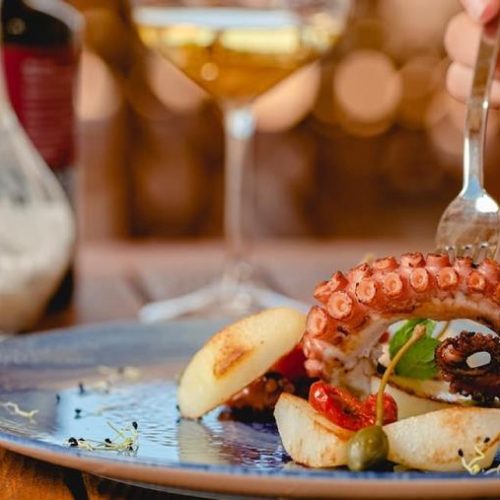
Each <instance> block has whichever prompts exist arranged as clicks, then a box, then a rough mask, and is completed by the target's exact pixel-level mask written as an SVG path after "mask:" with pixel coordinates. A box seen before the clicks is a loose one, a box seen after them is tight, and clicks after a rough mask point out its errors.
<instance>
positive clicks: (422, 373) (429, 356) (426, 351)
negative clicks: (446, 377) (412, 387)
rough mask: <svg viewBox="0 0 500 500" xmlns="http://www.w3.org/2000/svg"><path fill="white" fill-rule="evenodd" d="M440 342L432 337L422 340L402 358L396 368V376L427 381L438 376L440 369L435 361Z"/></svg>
mask: <svg viewBox="0 0 500 500" xmlns="http://www.w3.org/2000/svg"><path fill="white" fill-rule="evenodd" d="M438 345H439V340H437V339H433V338H431V337H424V338H422V339H420V340H419V341H418V342H417V343H416V344H415V345H413V346H412V347H411V349H410V350H409V351H408V352H407V353H406V354H405V355H404V356H403V357H402V358H401V360H400V361H399V363H398V364H397V366H396V370H395V371H396V374H397V375H401V376H402V377H410V378H416V379H420V380H426V379H430V378H433V377H435V376H436V375H437V374H438V368H437V366H436V362H435V360H434V353H435V351H436V347H437V346H438Z"/></svg>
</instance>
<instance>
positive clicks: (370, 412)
mask: <svg viewBox="0 0 500 500" xmlns="http://www.w3.org/2000/svg"><path fill="white" fill-rule="evenodd" d="M376 407H377V395H376V394H370V395H369V396H368V397H367V398H366V400H365V401H364V403H363V409H364V411H365V413H366V414H367V417H368V419H369V421H370V425H374V424H375V414H376ZM397 419H398V404H397V403H396V401H394V398H393V397H392V396H391V395H390V394H387V393H386V392H385V393H384V425H386V424H390V423H392V422H395V421H396V420H397Z"/></svg>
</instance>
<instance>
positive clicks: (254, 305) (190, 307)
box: [139, 265, 310, 323]
mask: <svg viewBox="0 0 500 500" xmlns="http://www.w3.org/2000/svg"><path fill="white" fill-rule="evenodd" d="M250 271H254V270H253V269H251V268H250V267H248V266H247V267H245V266H242V265H238V266H237V267H234V266H233V267H231V268H229V269H227V270H226V272H225V273H224V274H223V276H222V277H221V278H220V279H219V280H217V281H215V282H214V283H211V284H209V285H207V286H205V287H203V288H200V289H199V290H196V291H194V292H191V293H188V294H186V295H182V296H180V297H175V298H172V299H167V300H163V301H160V302H153V303H151V304H146V305H145V306H144V307H143V308H142V309H141V311H140V312H139V319H140V321H142V322H143V323H157V322H161V321H166V320H170V319H177V318H182V317H193V318H234V319H238V318H241V317H243V316H247V315H249V314H252V313H255V312H258V311H261V310H262V309H268V308H271V307H291V308H294V309H297V310H299V311H301V312H304V313H307V311H308V310H309V307H310V306H309V305H307V304H305V303H304V302H300V301H298V300H295V299H292V298H290V297H287V296H286V295H284V294H282V293H280V292H277V291H275V290H273V289H272V288H271V287H269V286H267V285H266V284H264V280H262V279H259V280H257V279H255V278H252V277H251V276H250V274H254V273H253V272H251V273H250Z"/></svg>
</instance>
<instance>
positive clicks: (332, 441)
mask: <svg viewBox="0 0 500 500" xmlns="http://www.w3.org/2000/svg"><path fill="white" fill-rule="evenodd" d="M274 417H275V419H276V424H277V425H278V431H279V434H280V437H281V442H282V443H283V448H285V451H286V452H287V453H288V454H289V455H290V456H291V457H292V459H293V461H294V462H296V463H299V464H302V465H306V466H308V467H337V466H339V465H345V464H346V463H347V442H348V441H349V439H350V438H351V436H352V435H353V432H352V431H349V430H347V429H343V428H342V427H338V426H337V425H335V424H333V423H332V422H330V421H329V420H328V419H327V418H325V417H323V415H321V414H319V413H318V412H317V411H316V410H314V408H313V407H312V406H311V405H310V404H309V403H308V402H307V401H305V400H304V399H301V398H298V397H297V396H292V395H291V394H287V393H283V394H282V395H281V396H280V398H279V400H278V402H277V403H276V407H275V409H274Z"/></svg>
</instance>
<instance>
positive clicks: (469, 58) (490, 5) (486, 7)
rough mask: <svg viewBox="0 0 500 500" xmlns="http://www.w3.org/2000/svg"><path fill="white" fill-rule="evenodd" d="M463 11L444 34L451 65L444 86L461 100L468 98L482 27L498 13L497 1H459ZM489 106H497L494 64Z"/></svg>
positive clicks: (498, 78) (499, 81)
mask: <svg viewBox="0 0 500 500" xmlns="http://www.w3.org/2000/svg"><path fill="white" fill-rule="evenodd" d="M462 3H463V5H464V7H465V12H461V13H460V14H457V15H456V16H455V17H453V18H452V19H451V20H450V22H449V23H448V27H447V30H446V35H445V47H446V51H447V52H448V55H449V57H450V59H451V60H452V63H451V65H450V67H449V68H448V74H447V77H446V86H447V88H448V91H449V92H450V94H451V95H453V96H454V97H456V98H457V99H460V100H462V101H464V100H466V99H467V97H468V96H469V93H470V89H471V85H472V71H473V67H474V64H475V61H476V55H477V49H478V45H479V38H480V34H481V29H482V25H484V24H486V23H488V22H489V21H491V20H492V19H494V18H495V17H496V16H497V15H498V14H499V12H500V0H462ZM490 100H491V104H492V105H494V106H500V65H499V64H498V62H497V69H496V73H495V80H494V81H493V84H492V87H491V96H490Z"/></svg>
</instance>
